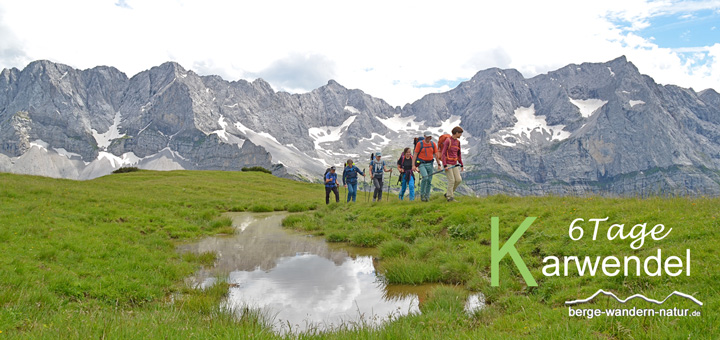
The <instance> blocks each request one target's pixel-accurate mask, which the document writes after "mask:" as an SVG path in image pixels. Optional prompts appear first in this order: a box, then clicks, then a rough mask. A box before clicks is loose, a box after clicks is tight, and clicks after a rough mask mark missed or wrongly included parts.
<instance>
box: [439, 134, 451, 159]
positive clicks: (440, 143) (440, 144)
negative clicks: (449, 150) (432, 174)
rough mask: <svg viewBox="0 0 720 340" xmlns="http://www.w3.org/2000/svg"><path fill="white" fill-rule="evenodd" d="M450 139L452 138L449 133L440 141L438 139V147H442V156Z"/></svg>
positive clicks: (441, 137)
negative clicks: (446, 142)
mask: <svg viewBox="0 0 720 340" xmlns="http://www.w3.org/2000/svg"><path fill="white" fill-rule="evenodd" d="M448 138H450V134H449V133H446V134H444V135H442V136H440V139H438V146H440V154H442V153H443V152H445V150H444V149H443V147H444V146H445V141H446V140H447V139H448Z"/></svg>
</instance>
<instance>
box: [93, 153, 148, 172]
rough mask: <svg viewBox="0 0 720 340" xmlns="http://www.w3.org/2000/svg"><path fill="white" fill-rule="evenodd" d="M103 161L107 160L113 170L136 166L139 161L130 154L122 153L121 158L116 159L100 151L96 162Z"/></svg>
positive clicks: (138, 158) (116, 157)
mask: <svg viewBox="0 0 720 340" xmlns="http://www.w3.org/2000/svg"><path fill="white" fill-rule="evenodd" d="M103 159H107V160H108V161H109V162H110V165H111V166H112V167H113V168H121V167H123V166H132V165H136V164H138V163H139V162H140V160H141V158H140V157H138V156H136V155H135V154H134V153H132V152H127V153H124V154H123V155H122V156H120V157H118V156H115V155H113V154H111V153H109V152H105V151H100V152H99V153H98V157H97V160H98V161H101V160H103Z"/></svg>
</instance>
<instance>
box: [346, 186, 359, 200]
mask: <svg viewBox="0 0 720 340" xmlns="http://www.w3.org/2000/svg"><path fill="white" fill-rule="evenodd" d="M347 189H348V194H347V201H348V202H350V200H351V199H352V201H353V202H355V198H357V182H355V183H348V184H347Z"/></svg>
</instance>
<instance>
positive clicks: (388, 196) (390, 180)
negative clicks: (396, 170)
mask: <svg viewBox="0 0 720 340" xmlns="http://www.w3.org/2000/svg"><path fill="white" fill-rule="evenodd" d="M392 171H393V169H390V178H388V193H387V197H386V198H387V199H386V200H385V202H390V184H392Z"/></svg>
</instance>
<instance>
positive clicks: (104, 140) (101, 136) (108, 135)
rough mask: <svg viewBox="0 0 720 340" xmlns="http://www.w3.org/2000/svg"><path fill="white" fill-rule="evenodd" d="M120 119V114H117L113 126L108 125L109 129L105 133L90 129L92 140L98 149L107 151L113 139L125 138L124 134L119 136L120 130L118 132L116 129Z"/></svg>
mask: <svg viewBox="0 0 720 340" xmlns="http://www.w3.org/2000/svg"><path fill="white" fill-rule="evenodd" d="M120 119H121V117H120V112H118V113H116V114H115V118H114V119H113V124H112V125H110V128H109V129H108V130H107V131H106V132H105V133H98V132H97V131H96V130H95V129H90V131H91V132H92V135H93V138H95V142H97V145H98V147H99V148H101V149H103V150H107V147H108V146H110V143H111V142H112V141H113V140H114V139H118V138H122V137H124V136H125V134H124V133H123V134H120V130H118V128H119V127H120Z"/></svg>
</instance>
